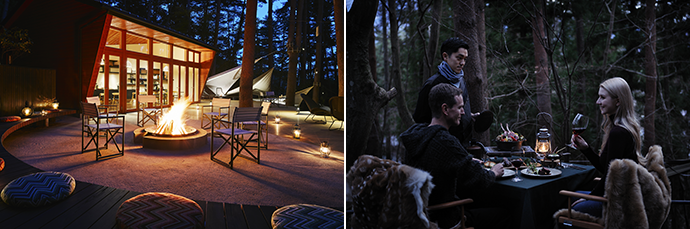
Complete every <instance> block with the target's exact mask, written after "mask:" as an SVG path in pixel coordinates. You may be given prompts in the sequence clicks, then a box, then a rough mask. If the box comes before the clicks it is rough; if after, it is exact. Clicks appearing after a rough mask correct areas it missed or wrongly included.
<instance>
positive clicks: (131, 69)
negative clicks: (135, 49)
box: [126, 58, 137, 110]
mask: <svg viewBox="0 0 690 229" xmlns="http://www.w3.org/2000/svg"><path fill="white" fill-rule="evenodd" d="M126 74H127V80H126V81H127V109H128V110H131V109H136V108H137V101H136V96H135V95H134V94H136V91H137V60H136V59H134V58H127V72H126Z"/></svg>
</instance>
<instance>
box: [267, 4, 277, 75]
mask: <svg viewBox="0 0 690 229" xmlns="http://www.w3.org/2000/svg"><path fill="white" fill-rule="evenodd" d="M266 27H267V28H268V39H269V41H268V52H269V53H270V52H273V51H274V50H275V47H274V44H273V42H274V41H273V37H274V35H273V0H268V20H267V21H266ZM273 66H275V62H274V58H273V54H271V55H268V68H269V69H271V68H273Z"/></svg>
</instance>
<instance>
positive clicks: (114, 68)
mask: <svg viewBox="0 0 690 229" xmlns="http://www.w3.org/2000/svg"><path fill="white" fill-rule="evenodd" d="M108 60H109V61H110V72H109V73H108V82H106V85H107V86H106V88H108V94H104V96H105V98H103V99H104V101H107V102H106V103H105V104H118V101H119V96H120V93H119V92H120V91H119V90H120V57H119V56H110V57H109V58H108Z"/></svg>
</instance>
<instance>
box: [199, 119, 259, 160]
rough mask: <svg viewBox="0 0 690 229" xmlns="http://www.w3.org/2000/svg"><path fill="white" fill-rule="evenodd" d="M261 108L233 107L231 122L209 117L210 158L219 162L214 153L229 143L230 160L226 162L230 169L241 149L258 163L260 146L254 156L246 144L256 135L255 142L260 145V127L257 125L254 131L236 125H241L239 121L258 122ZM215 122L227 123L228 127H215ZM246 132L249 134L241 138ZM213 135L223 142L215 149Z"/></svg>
mask: <svg viewBox="0 0 690 229" xmlns="http://www.w3.org/2000/svg"><path fill="white" fill-rule="evenodd" d="M261 110H262V108H261V107H235V111H234V112H233V114H232V122H229V121H226V120H223V119H217V118H213V119H211V160H213V161H216V162H220V160H218V159H216V158H215V156H216V154H218V152H220V150H221V149H223V146H225V145H226V144H230V162H228V163H227V164H229V165H230V169H232V165H233V162H234V161H235V158H237V156H239V155H240V153H242V151H243V150H244V151H245V152H247V153H248V154H249V155H250V156H252V157H253V158H254V159H256V163H257V164H260V158H261V147H257V151H256V156H254V154H252V152H250V151H249V149H247V144H248V143H249V142H250V141H253V140H254V136H256V141H257V143H258V144H259V145H261V137H260V136H261V127H260V126H257V128H256V129H257V130H256V131H254V130H245V129H241V128H238V126H239V125H241V123H243V122H250V121H254V122H257V123H259V122H260V121H261ZM217 122H223V123H227V124H229V126H230V128H227V129H215V128H214V127H215V126H216V125H215V124H216V123H217ZM257 125H260V124H257ZM246 134H251V135H250V136H249V138H247V139H246V140H243V139H244V137H243V136H244V135H246ZM226 135H227V136H228V137H227V138H226V137H225V136H226ZM214 137H219V138H222V139H223V144H222V145H221V146H220V147H218V149H217V150H215V151H214V149H213V138H214ZM235 150H237V153H235Z"/></svg>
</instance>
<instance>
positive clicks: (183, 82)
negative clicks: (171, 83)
mask: <svg viewBox="0 0 690 229" xmlns="http://www.w3.org/2000/svg"><path fill="white" fill-rule="evenodd" d="M187 96H189V95H187V67H186V66H180V98H184V97H187Z"/></svg>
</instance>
